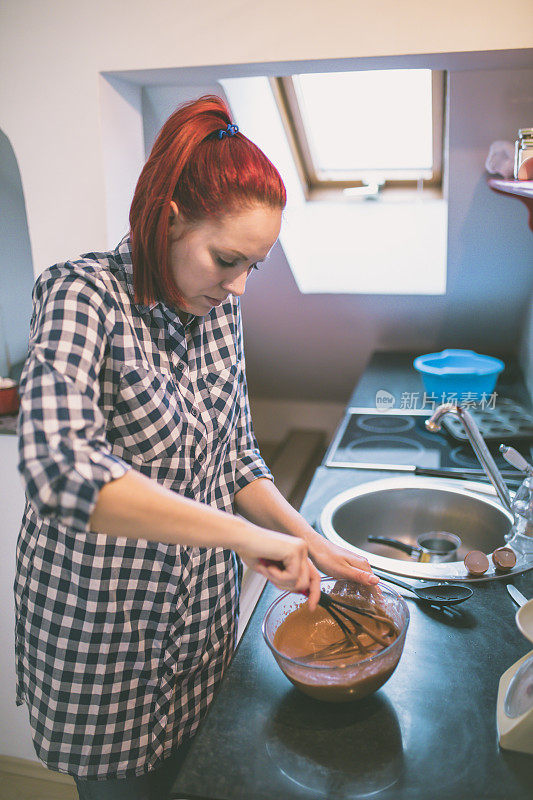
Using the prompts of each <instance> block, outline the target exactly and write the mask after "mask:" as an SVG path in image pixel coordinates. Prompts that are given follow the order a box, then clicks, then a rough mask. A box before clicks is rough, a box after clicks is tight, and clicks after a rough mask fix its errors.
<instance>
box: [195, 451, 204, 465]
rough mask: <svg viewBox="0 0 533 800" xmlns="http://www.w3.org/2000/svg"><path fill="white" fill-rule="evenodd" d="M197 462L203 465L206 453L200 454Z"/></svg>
mask: <svg viewBox="0 0 533 800" xmlns="http://www.w3.org/2000/svg"><path fill="white" fill-rule="evenodd" d="M197 461H198V463H200V464H203V463H204V461H205V453H198V457H197Z"/></svg>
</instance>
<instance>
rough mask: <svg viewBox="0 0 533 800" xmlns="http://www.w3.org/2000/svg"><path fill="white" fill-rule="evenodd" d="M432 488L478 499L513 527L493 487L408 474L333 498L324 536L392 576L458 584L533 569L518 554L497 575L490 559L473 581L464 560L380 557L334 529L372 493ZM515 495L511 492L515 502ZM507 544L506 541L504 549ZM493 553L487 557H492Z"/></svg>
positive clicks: (322, 520)
mask: <svg viewBox="0 0 533 800" xmlns="http://www.w3.org/2000/svg"><path fill="white" fill-rule="evenodd" d="M412 488H419V489H432V490H439V491H443V490H444V491H447V492H450V493H452V494H459V495H461V496H463V497H465V496H466V497H471V498H472V499H474V500H477V501H479V502H482V503H484V504H486V505H488V506H491V507H492V508H494V509H495V510H497V511H498V512H499V513H501V514H502V515H503V516H504V517H507V519H508V520H509V523H510V525H511V524H512V522H513V518H512V516H511V514H510V513H509V512H508V511H507V509H505V508H504V507H503V506H502V504H501V503H500V501H499V499H498V498H497V495H496V493H495V491H494V489H493V487H492V486H489V485H487V484H486V483H479V482H477V481H459V480H453V479H448V478H428V477H423V476H421V475H405V476H400V477H395V478H381V479H379V480H376V481H369V482H366V483H362V484H359V485H356V486H353V487H351V488H349V489H345V490H344V491H342V492H339V494H336V495H335V496H334V497H332V498H331V499H330V500H329V501H328V502H327V503H326V505H325V506H324V508H323V509H322V511H321V512H320V515H319V518H318V524H319V527H320V530H321V532H322V534H323V535H324V536H325V537H326V539H328V540H329V541H331V542H333V543H334V544H338V545H340V546H341V547H344V548H346V549H348V550H350V551H351V552H353V553H356V554H357V555H359V556H362V557H363V558H366V559H367V561H368V562H369V563H370V565H371V566H372V567H376V568H379V569H382V570H384V571H386V572H390V573H391V575H402V576H405V577H408V578H417V579H422V580H425V579H428V580H455V581H468V582H475V581H486V580H494V579H499V578H508V577H509V576H510V575H514V574H517V573H520V572H524V571H525V570H527V569H531V568H532V567H533V562H532V561H531V559H530V558H528V557H527V556H525V555H523V554H521V553H517V554H516V556H517V559H516V566H515V567H514V568H513V569H512V570H510V571H509V572H506V573H497V572H495V570H494V565H493V564H492V561H491V560H490V559H489V563H490V566H489V569H488V571H487V572H486V573H485V574H484V575H482V576H481V577H480V578H473V577H472V576H471V575H469V574H468V572H467V570H466V567H465V565H464V563H463V561H448V562H444V563H431V562H430V563H422V562H417V561H406V560H404V559H398V558H388V557H387V556H381V555H377V554H375V553H371V552H369V551H368V550H363V549H362V548H360V547H356V546H355V545H353V544H350V543H349V542H347V541H346V540H345V539H343V538H342V537H341V536H340V535H339V534H338V533H337V532H336V530H335V529H334V527H333V523H332V519H333V515H334V513H335V512H336V511H337V510H338V509H339V508H340V507H341V506H343V505H344V504H345V503H347V502H349V501H351V500H354V499H356V498H357V497H363V496H365V495H368V494H375V493H376V492H378V491H382V490H392V489H412ZM512 497H513V493H511V499H512ZM506 544H507V542H505V541H503V542H502V546H503V545H506ZM491 552H492V551H489V553H488V554H487V555H490V553H491Z"/></svg>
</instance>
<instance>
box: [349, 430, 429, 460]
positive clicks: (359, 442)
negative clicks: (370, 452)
mask: <svg viewBox="0 0 533 800" xmlns="http://www.w3.org/2000/svg"><path fill="white" fill-rule="evenodd" d="M368 445H370V446H371V447H372V448H373V449H383V448H385V449H389V448H390V449H391V450H395V451H398V456H399V457H401V456H402V455H404V456H405V454H408V455H410V456H412V455H413V453H424V452H425V447H424V445H423V444H421V443H420V442H417V441H415V440H414V439H407V438H403V437H402V436H391V437H388V436H386V435H384V436H361V438H360V439H353V441H351V442H350V443H349V444H348V445H347V447H346V450H348V451H349V452H351V453H354V452H356V451H357V450H358V449H359V448H361V447H368ZM400 463H401V462H400Z"/></svg>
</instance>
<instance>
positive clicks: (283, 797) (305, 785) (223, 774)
mask: <svg viewBox="0 0 533 800" xmlns="http://www.w3.org/2000/svg"><path fill="white" fill-rule="evenodd" d="M378 355H379V356H381V355H382V354H378ZM379 361H380V359H378V362H379ZM382 364H383V362H381V365H380V370H381V369H383V366H382ZM371 371H372V370H370V372H371ZM383 374H385V372H382V375H383ZM366 376H367V377H366V380H365V379H363V381H362V382H361V383H362V387H361V385H360V387H359V389H358V390H356V392H355V393H354V395H352V398H351V401H350V404H351V405H373V403H371V402H369V400H368V397H369V396H371V393H372V391H375V388H374V387H375V376H374V383H372V380H371V377H372V376H371V374H369V371H367V373H366ZM415 376H416V374H415ZM396 377H399V378H400V379H401V380H402V381H403V379H404V377H405V371H402V370H400V371H399V373H398V374H397V376H396ZM389 383H390V381H389ZM395 385H396V388H397V384H395ZM378 388H384V389H386V390H387V389H388V390H389V391H393V390H394V389H392V390H391V389H390V388H388V387H387V385H383V386H382V387H378ZM402 391H403V389H402ZM365 393H366V394H365ZM508 396H510V395H508ZM514 396H515V398H516V399H519V400H522V401H525V399H526V398H525V397H524V395H523V394H522V393H521V392H520V390H519V389H518V394H515V395H514ZM393 474H394V473H387V472H382V473H380V477H382V478H387V477H391V476H392V475H393ZM375 477H376V476H375V472H364V471H354V470H342V469H330V468H325V467H320V468H319V469H318V470H317V472H316V473H315V476H314V478H313V481H312V482H311V485H310V487H309V490H308V492H307V495H306V498H305V500H304V503H303V506H302V508H301V513H302V514H303V516H304V517H305V518H306V519H307V520H308V521H309V522H310V523H311V524H316V521H317V517H318V515H319V514H320V511H321V509H322V508H323V506H324V504H325V503H326V502H327V500H329V499H330V498H331V497H333V496H334V495H335V494H337V493H338V492H340V491H343V490H344V489H347V488H349V487H350V486H355V485H356V484H358V483H363V482H366V481H369V480H374V479H375ZM509 580H510V579H508V578H507V579H500V580H496V581H486V582H481V583H476V584H475V585H474V586H473V588H474V595H473V597H472V598H471V599H469V600H468V601H467V602H466V603H463V604H462V605H460V606H456V607H454V608H453V609H452V608H450V609H448V610H443V611H438V610H436V609H433V608H431V607H429V606H424V605H423V604H421V603H420V602H419V601H417V600H416V599H413V598H411V597H410V596H409V593H408V592H403V590H399V591H401V592H402V593H403V594H404V596H405V597H406V599H408V605H409V610H410V613H411V621H410V625H409V630H408V633H407V638H406V644H405V649H404V653H403V655H402V658H401V660H400V662H399V665H398V667H397V669H396V671H395V673H394V674H393V676H392V677H391V678H390V679H389V681H388V682H387V683H386V684H385V685H384V686H383V687H382V689H380V691H379V692H377V693H376V694H375V695H373V696H372V697H369V698H367V699H365V700H362V701H359V702H355V703H343V704H329V703H323V702H320V701H317V700H313V699H312V698H309V697H307V696H305V695H303V694H301V693H299V692H298V691H297V690H296V689H295V688H293V686H292V684H291V683H290V682H289V681H288V680H287V679H286V678H285V676H284V675H283V674H282V672H281V671H280V670H279V668H278V666H277V664H276V663H275V661H274V658H273V656H272V654H271V653H270V651H269V649H268V647H267V645H266V644H265V642H264V641H263V638H262V634H261V623H262V620H263V617H264V615H265V612H266V610H267V608H268V606H269V605H270V603H271V602H272V600H273V599H274V598H275V597H276V596H277V595H278V594H279V592H278V591H277V590H276V589H275V588H274V587H272V586H271V585H270V584H269V585H268V586H267V588H266V589H265V591H264V592H263V595H262V597H261V599H260V601H259V603H258V605H257V607H256V610H255V612H254V614H253V616H252V618H251V620H250V623H249V625H248V628H247V630H246V633H245V635H244V636H243V638H242V639H241V642H240V645H239V647H238V649H237V652H236V654H235V657H234V659H233V661H232V664H231V666H230V667H229V669H228V671H227V674H226V676H225V678H224V681H223V684H222V687H221V689H220V691H219V693H218V695H217V697H216V699H215V701H214V702H213V705H212V707H211V709H210V711H209V713H208V715H207V717H206V719H205V720H204V722H203V723H202V725H201V727H200V730H199V733H198V735H197V736H196V738H195V740H194V742H193V744H192V747H191V750H190V752H189V754H188V757H187V759H186V761H185V764H184V767H183V769H182V772H181V773H180V775H179V776H178V778H177V781H176V783H175V785H174V789H173V796H174V797H176V798H209V799H210V800H293V798H294V800H300V799H302V800H303V798H325V799H326V800H344V798H355V797H368V796H369V795H371V796H372V797H373V798H379V799H380V800H382V799H383V800H389V799H390V800H426V799H427V800H452V798H453V800H462V798H464V800H474V799H475V800H478V799H479V800H482V799H485V798H486V799H487V800H489V799H490V800H493V799H494V798H503V799H504V800H511V798H512V800H526V798H527V800H529V799H530V798H531V796H532V784H533V756H529V755H525V754H520V753H516V752H511V751H505V750H501V749H500V748H499V745H498V738H497V728H496V698H497V692H498V683H499V679H500V677H501V675H502V673H503V672H505V670H507V669H508V668H509V667H510V666H511V665H512V664H513V663H514V662H515V661H517V660H518V659H519V658H521V657H522V656H524V655H525V654H526V653H528V652H529V651H530V650H531V645H530V643H528V642H527V640H526V639H525V638H524V637H523V636H521V635H520V633H519V632H518V630H517V628H516V626H515V621H514V617H515V613H516V605H515V604H514V603H513V601H512V600H511V598H510V597H509V595H508V593H507V591H506V590H505V584H506V583H507V582H508V581H509ZM512 583H513V584H514V585H516V586H517V588H518V589H520V591H522V592H523V594H525V595H526V596H527V597H530V596H533V572H532V571H529V572H527V573H523V574H521V575H517V576H514V577H513V578H512Z"/></svg>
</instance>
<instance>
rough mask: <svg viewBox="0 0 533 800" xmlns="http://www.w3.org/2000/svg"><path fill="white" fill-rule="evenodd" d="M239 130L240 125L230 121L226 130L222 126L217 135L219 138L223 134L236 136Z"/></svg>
mask: <svg viewBox="0 0 533 800" xmlns="http://www.w3.org/2000/svg"><path fill="white" fill-rule="evenodd" d="M238 130H239V127H238V125H232V124H231V122H229V123H228V127H227V128H226V130H224V128H220V130H219V131H218V134H217V135H218V138H219V139H222V137H223V136H235V134H236V133H237V131H238Z"/></svg>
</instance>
